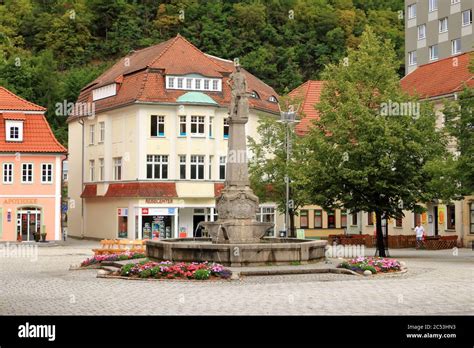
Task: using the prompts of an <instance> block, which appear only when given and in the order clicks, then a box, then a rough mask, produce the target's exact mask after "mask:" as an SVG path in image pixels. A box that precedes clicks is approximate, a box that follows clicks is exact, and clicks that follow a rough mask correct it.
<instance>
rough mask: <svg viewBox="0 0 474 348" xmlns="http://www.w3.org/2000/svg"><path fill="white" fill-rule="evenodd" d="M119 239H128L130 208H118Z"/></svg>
mask: <svg viewBox="0 0 474 348" xmlns="http://www.w3.org/2000/svg"><path fill="white" fill-rule="evenodd" d="M117 215H118V237H119V238H127V237H128V228H127V225H128V208H118V210H117Z"/></svg>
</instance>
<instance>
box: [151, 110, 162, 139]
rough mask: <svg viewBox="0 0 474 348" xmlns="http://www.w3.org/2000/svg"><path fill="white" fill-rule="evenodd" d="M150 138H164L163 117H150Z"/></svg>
mask: <svg viewBox="0 0 474 348" xmlns="http://www.w3.org/2000/svg"><path fill="white" fill-rule="evenodd" d="M151 136H152V137H164V136H165V116H156V115H152V116H151Z"/></svg>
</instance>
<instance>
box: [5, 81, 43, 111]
mask: <svg viewBox="0 0 474 348" xmlns="http://www.w3.org/2000/svg"><path fill="white" fill-rule="evenodd" d="M0 110H21V111H46V109H45V108H44V107H42V106H39V105H36V104H33V103H31V102H29V101H27V100H25V99H23V98H21V97H19V96H17V95H15V94H13V93H12V92H10V91H9V90H8V89H6V88H5V87H2V86H0Z"/></svg>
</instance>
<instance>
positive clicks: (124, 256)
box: [81, 252, 145, 267]
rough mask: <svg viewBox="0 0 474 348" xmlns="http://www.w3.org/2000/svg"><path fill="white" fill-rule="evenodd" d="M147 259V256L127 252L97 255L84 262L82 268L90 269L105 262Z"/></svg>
mask: <svg viewBox="0 0 474 348" xmlns="http://www.w3.org/2000/svg"><path fill="white" fill-rule="evenodd" d="M144 257H145V254H142V253H136V252H125V253H120V254H109V255H95V256H93V257H91V258H89V259H87V260H85V261H82V263H81V267H89V266H93V265H97V264H100V263H101V262H104V261H124V260H132V259H142V258H144Z"/></svg>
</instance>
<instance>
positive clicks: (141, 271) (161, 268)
mask: <svg viewBox="0 0 474 348" xmlns="http://www.w3.org/2000/svg"><path fill="white" fill-rule="evenodd" d="M120 275H121V276H123V277H132V278H155V279H197V280H206V279H229V278H230V276H231V275H232V272H231V271H230V270H229V269H227V268H224V266H222V265H220V264H218V263H208V262H202V263H197V262H192V263H185V262H176V263H174V262H171V261H161V262H154V261H149V260H145V261H142V262H140V263H138V264H132V263H129V264H126V265H124V266H123V267H122V269H121V270H120Z"/></svg>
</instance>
